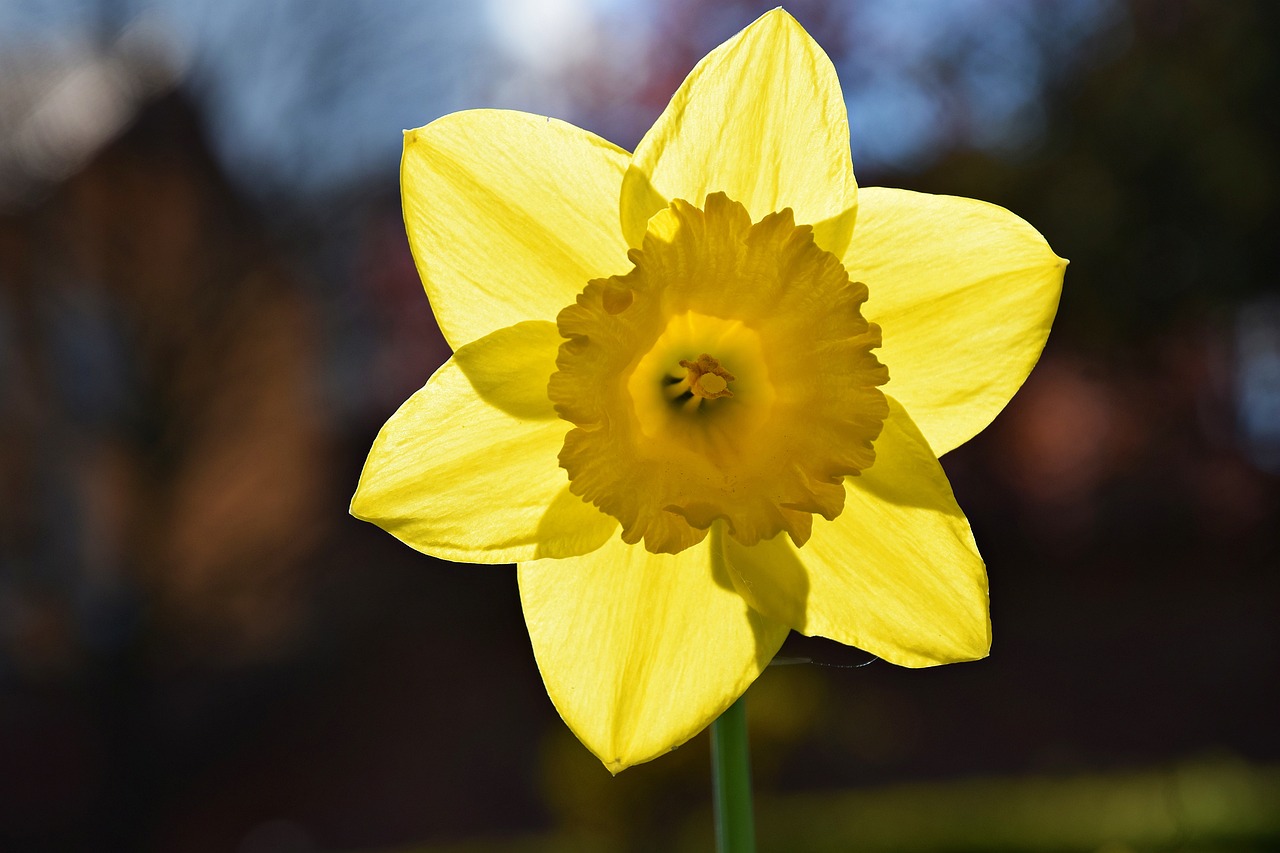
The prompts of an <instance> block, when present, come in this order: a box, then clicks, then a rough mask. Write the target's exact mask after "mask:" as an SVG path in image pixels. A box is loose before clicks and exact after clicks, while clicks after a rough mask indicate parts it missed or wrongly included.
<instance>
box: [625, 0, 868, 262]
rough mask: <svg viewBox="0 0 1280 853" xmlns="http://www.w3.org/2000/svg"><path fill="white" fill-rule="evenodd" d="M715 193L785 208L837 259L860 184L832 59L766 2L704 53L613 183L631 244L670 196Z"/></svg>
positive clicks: (756, 208) (755, 207) (693, 198)
mask: <svg viewBox="0 0 1280 853" xmlns="http://www.w3.org/2000/svg"><path fill="white" fill-rule="evenodd" d="M713 192H724V193H726V194H727V195H728V196H729V197H730V198H732V199H734V200H736V201H739V202H741V203H742V204H744V205H746V208H747V211H748V213H750V215H751V219H752V221H759V220H760V219H761V218H763V217H764V216H765V215H766V214H769V213H773V212H775V211H779V210H782V209H783V208H787V207H789V208H791V209H792V210H793V211H794V212H795V219H796V222H798V223H801V224H805V225H813V226H814V239H815V240H816V241H817V243H818V245H819V246H820V247H822V248H823V249H826V250H827V251H829V252H832V253H834V254H835V255H836V256H837V257H839V256H840V255H842V254H843V251H844V248H845V246H846V245H848V241H849V234H850V230H851V229H852V228H853V222H854V216H855V215H856V206H857V192H858V187H857V184H856V183H855V182H854V179H853V161H852V160H851V159H850V157H849V121H848V117H847V115H846V113H845V106H844V96H843V95H842V94H841V92H840V82H839V80H837V79H836V71H835V68H834V67H833V66H832V65H831V60H830V59H828V58H827V55H826V54H825V53H823V52H822V48H821V47H819V46H818V45H817V43H816V42H814V40H813V39H811V38H810V37H809V34H808V33H806V32H805V31H804V29H803V28H802V27H801V26H800V25H799V24H798V23H796V21H795V19H794V18H792V17H791V16H790V15H788V14H787V13H786V12H784V11H782V10H781V9H774V10H773V11H771V12H768V13H766V14H765V15H763V16H762V17H761V18H760V19H759V20H757V21H756V22H755V23H753V24H752V25H751V26H749V27H747V28H746V29H745V30H743V31H742V32H740V33H738V34H737V35H736V36H734V37H733V38H731V39H729V41H727V42H725V43H724V44H722V45H720V47H718V48H716V49H715V50H713V51H712V52H711V53H709V54H708V55H707V56H706V58H704V59H703V60H702V61H701V62H699V63H698V65H697V67H695V68H694V69H693V71H692V72H691V73H690V74H689V76H688V78H687V79H686V80H685V81H684V83H683V84H681V86H680V88H679V90H677V91H676V93H675V96H674V97H672V99H671V103H670V104H669V105H668V106H667V108H666V110H664V111H663V113H662V115H661V116H660V117H659V118H658V121H657V122H656V123H655V124H654V125H653V127H652V128H650V130H649V132H648V133H646V134H645V136H644V139H642V140H641V141H640V144H639V146H638V147H637V148H636V152H635V155H634V156H633V157H632V158H631V166H630V167H629V168H628V169H627V174H626V177H625V179H624V180H623V185H622V205H621V207H622V228H623V232H624V233H625V234H626V236H627V242H628V243H629V244H630V245H631V246H633V247H637V248H638V247H639V246H640V245H641V243H642V241H643V239H644V234H645V225H646V223H647V222H648V220H649V217H650V216H652V215H653V214H654V213H657V212H658V211H659V210H661V209H662V208H664V207H666V206H667V203H668V201H670V200H671V199H676V198H680V199H684V200H685V201H688V202H690V203H692V204H693V205H695V206H697V207H703V206H704V205H703V201H704V199H705V198H706V196H707V194H708V193H713Z"/></svg>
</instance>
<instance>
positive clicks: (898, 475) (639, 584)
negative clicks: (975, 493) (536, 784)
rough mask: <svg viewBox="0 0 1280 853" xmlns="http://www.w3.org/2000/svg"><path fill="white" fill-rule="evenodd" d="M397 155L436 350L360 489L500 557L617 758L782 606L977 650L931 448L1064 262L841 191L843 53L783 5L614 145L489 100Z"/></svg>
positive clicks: (663, 721)
mask: <svg viewBox="0 0 1280 853" xmlns="http://www.w3.org/2000/svg"><path fill="white" fill-rule="evenodd" d="M872 130H874V129H872ZM401 181H402V184H401V185H402V191H403V201H404V216H405V223H406V227H407V229H408V234H409V242H410V245H411V247H412V249H413V254H414V258H415V259H416V261H417V265H418V271H419V273H420V274H421V276H422V280H423V283H424V285H425V287H426V291H427V295H428V296H429V297H430V300H431V304H432V307H433V308H434V310H435V315H436V319H437V320H438V321H439V324H440V328H441V329H442V330H443V332H444V335H445V337H446V338H447V339H448V341H449V343H450V345H451V346H452V347H453V349H454V354H453V357H452V358H450V359H449V361H448V362H447V363H446V364H445V365H444V366H443V367H441V368H440V369H439V370H438V371H437V372H436V373H435V375H433V376H432V377H431V378H430V379H429V380H428V381H427V384H426V385H425V386H424V387H423V388H422V390H420V391H419V392H417V393H416V394H414V395H413V397H411V398H410V399H409V400H408V401H407V402H406V403H405V404H404V405H403V406H402V407H401V408H400V410H399V411H397V412H396V413H395V415H393V416H392V418H391V420H390V421H388V422H387V424H386V426H385V427H384V428H383V429H382V431H381V433H380V434H379V435H378V438H377V440H376V441H375V443H374V445H373V449H372V450H371V451H370V454H369V459H368V462H367V463H366V465H365V469H364V473H363V475H362V476H361V478H360V485H359V488H358V490H357V492H356V495H355V498H354V500H353V502H352V507H351V511H352V512H353V513H354V514H355V515H357V516H359V517H360V518H364V519H367V520H369V521H372V522H374V523H376V524H378V525H380V526H381V527H383V528H385V529H386V530H388V531H389V532H391V533H392V534H393V535H395V536H397V537H398V538H400V539H401V540H402V541H404V542H405V543H406V544H408V545H410V546H412V547H414V548H416V549H418V550H420V551H423V552H425V553H427V554H432V555H434V556H437V557H442V558H445V559H449V560H458V561H466V562H475V563H517V564H519V568H518V575H519V585H520V597H521V601H522V603H523V607H524V614H525V620H526V622H527V623H528V628H529V635H530V637H531V639H532V643H533V651H534V654H535V656H536V658H537V661H538V666H539V668H540V669H541V672H542V677H543V680H544V681H545V683H546V686H547V691H548V693H549V694H550V695H551V698H552V700H553V702H554V703H555V706H556V708H557V709H558V710H559V712H560V714H561V716H562V717H563V718H564V719H565V721H566V722H567V723H568V725H569V726H570V728H572V729H573V731H574V732H575V733H576V734H577V736H578V737H579V738H580V739H581V740H582V741H583V743H585V744H586V745H587V747H588V748H590V749H591V750H592V752H594V753H595V754H596V755H597V756H598V757H599V758H600V759H601V760H602V761H603V762H604V763H605V765H606V766H607V767H609V768H610V769H611V770H613V771H614V772H617V771H618V770H620V769H622V768H624V767H627V766H629V765H632V764H636V763H639V762H642V761H647V760H649V759H651V758H654V757H656V756H658V755H661V754H662V753H664V752H667V751H668V750H671V749H673V748H675V747H676V746H678V745H680V744H681V743H683V742H684V741H686V740H687V739H688V738H690V737H692V736H693V735H694V734H696V733H697V732H699V731H700V730H701V729H702V728H704V727H705V726H706V725H707V724H708V723H709V722H711V721H712V720H713V719H715V718H716V717H717V716H718V715H719V714H720V713H721V712H722V711H723V710H725V708H727V707H728V706H729V705H730V704H731V703H732V702H733V701H734V700H735V699H736V698H737V697H738V696H739V695H741V694H742V692H743V691H745V690H746V688H747V686H748V685H750V684H751V682H752V681H753V680H754V679H755V678H756V677H757V676H758V675H759V674H760V673H761V671H762V670H763V668H764V667H765V666H766V665H767V664H768V663H769V661H770V659H771V658H772V657H773V656H774V653H775V652H777V650H778V648H779V646H781V644H782V641H783V639H784V638H785V637H786V636H787V633H788V632H789V631H791V630H796V631H800V632H802V633H804V634H809V635H819V636H823V637H830V638H832V639H834V640H837V641H839V642H841V643H846V644H849V645H853V646H857V647H859V648H862V649H865V650H867V651H869V652H871V653H872V654H875V655H878V656H879V657H881V658H884V659H885V660H887V661H891V662H893V663H897V664H901V665H904V666H912V667H916V666H930V665H933V664H939V663H947V662H952V661H962V660H972V659H976V658H981V657H983V656H985V655H986V654H987V651H988V649H989V647H990V637H991V633H990V621H989V619H988V608H987V579H986V573H985V569H984V566H983V563H982V559H981V558H980V557H979V555H978V550H977V547H976V545H975V544H974V540H973V536H972V534H971V533H970V530H969V524H968V522H967V521H966V520H965V517H964V513H963V512H961V510H960V508H959V507H958V506H957V505H956V502H955V499H954V498H953V496H952V493H951V488H950V486H949V485H948V483H947V479H946V476H945V475H944V474H943V471H942V468H941V466H940V465H939V463H938V456H939V455H940V454H942V453H945V452H947V451H948V450H951V449H952V448H954V447H956V446H957V445H959V444H961V443H963V442H964V441H967V440H968V439H969V438H970V437H972V436H973V435H974V434H975V433H977V432H978V431H979V430H981V429H983V428H984V427H985V426H986V425H987V424H988V423H989V422H990V421H991V419H992V418H994V417H995V415H996V414H997V413H998V412H999V411H1000V410H1001V409H1002V408H1003V407H1004V405H1005V404H1006V403H1007V402H1008V400H1009V398H1010V397H1011V396H1012V395H1013V393H1014V392H1015V391H1016V390H1017V388H1018V387H1019V386H1020V385H1021V384H1022V382H1023V380H1024V379H1025V378H1026V376H1027V374H1028V372H1029V371H1030V370H1031V368H1032V366H1033V365H1034V364H1035V362H1036V360H1037V358H1038V357H1039V355H1040V351H1041V348H1042V347H1043V346H1044V342H1045V338H1046V336H1047V335H1048V333H1049V327H1050V324H1051V323H1052V320H1053V316H1054V312H1055V311H1056V309H1057V303H1058V296H1059V293H1060V290H1061V285H1062V275H1063V270H1064V268H1065V266H1066V262H1065V261H1063V260H1061V259H1060V258H1058V257H1057V256H1056V255H1055V254H1054V253H1053V252H1052V251H1051V250H1050V249H1049V247H1048V245H1047V244H1046V243H1045V241H1044V239H1043V238H1042V237H1041V236H1040V235H1039V234H1038V233H1037V232H1036V231H1035V230H1034V229H1033V228H1032V227H1031V226H1030V225H1028V224H1027V223H1026V222H1024V221H1022V220H1021V219H1019V218H1017V217H1016V216H1014V215H1013V214H1011V213H1009V212H1008V211H1006V210H1003V209H1002V208H999V207H995V206H993V205H989V204H984V203H982V202H978V201H970V200H967V199H961V198H952V197H945V196H932V195H922V194H919V193H913V192H906V191H901V190H891V189H863V190H861V191H859V189H858V187H857V185H856V184H855V182H854V178H853V165H852V162H851V159H850V156H849V127H848V122H847V119H846V115H845V105H844V99H843V96H842V95H841V92H840V86H839V83H838V81H837V80H836V74H835V69H834V68H833V67H832V65H831V62H830V60H829V59H828V58H827V56H826V55H825V54H824V53H823V52H822V49H821V48H820V47H818V45H817V44H815V43H814V42H813V40H812V39H810V38H809V36H808V35H807V34H806V33H805V32H804V30H803V29H801V27H800V25H799V24H797V23H796V21H795V20H793V19H792V18H791V17H790V16H789V15H787V14H786V13H785V12H783V11H781V10H775V11H773V12H769V13H768V14H766V15H765V16H764V17H762V18H760V19H759V20H758V21H756V22H755V23H754V24H752V25H751V26H750V27H748V28H747V29H746V30H744V31H743V32H741V33H739V34H738V35H737V36H735V37H734V38H732V39H730V40H729V41H728V42H726V43H725V44H723V45H721V46H720V47H719V48H717V49H716V50H715V51H713V52H712V53H711V54H710V55H709V56H707V57H706V58H705V59H703V60H702V62H701V63H699V64H698V66H697V67H696V68H695V69H694V70H693V72H692V73H691V74H690V75H689V77H688V79H687V80H685V82H684V83H683V84H682V85H681V87H680V89H679V91H678V92H676V94H675V97H674V98H673V99H672V101H671V104H670V105H669V106H668V107H667V109H666V111H665V112H663V114H662V115H661V117H660V118H659V119H658V121H657V123H656V124H655V125H654V126H653V128H652V129H651V130H650V131H649V132H648V133H647V134H646V135H645V137H644V139H643V140H641V142H640V144H639V146H638V147H637V149H636V151H635V153H634V154H628V153H627V152H626V151H623V150H621V149H619V148H617V147H616V146H614V145H611V144H609V143H608V142H605V141H604V140H602V139H600V138H598V137H596V136H593V135H592V134H590V133H588V132H586V131H584V130H580V129H578V128H576V127H573V126H571V125H568V124H565V123H563V122H560V121H556V120H554V119H549V118H544V117H541V116H532V115H526V114H522V113H515V112H505V111H496V110H478V111H474V112H462V113H455V114H453V115H448V116H445V117H444V118H441V119H439V120H438V121H435V122H433V123H431V124H429V125H427V126H426V127H423V128H420V129H418V130H413V131H409V132H408V133H407V134H406V136H405V151H404V161H403V165H402V171H401Z"/></svg>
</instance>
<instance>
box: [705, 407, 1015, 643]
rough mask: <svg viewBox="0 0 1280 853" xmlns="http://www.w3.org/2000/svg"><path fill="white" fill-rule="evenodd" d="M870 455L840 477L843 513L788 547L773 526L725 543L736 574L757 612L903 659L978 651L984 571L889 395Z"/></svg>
mask: <svg viewBox="0 0 1280 853" xmlns="http://www.w3.org/2000/svg"><path fill="white" fill-rule="evenodd" d="M889 411H890V414H889V419H888V420H887V421H885V425H884V432H882V433H881V435H880V438H879V439H878V440H877V441H876V445H875V447H876V462H875V464H874V465H873V466H871V467H870V468H868V469H867V470H865V471H863V472H862V474H861V475H860V476H858V477H847V478H845V486H846V489H847V491H848V494H847V497H846V499H845V508H844V512H843V513H841V515H840V516H839V517H838V518H837V519H836V520H835V521H822V520H820V519H814V524H813V537H812V538H811V539H810V540H809V542H808V544H806V545H805V546H804V547H803V548H800V549H798V550H797V549H796V548H795V547H794V546H792V544H791V543H790V542H789V541H787V539H786V538H785V537H782V536H778V537H776V538H774V539H771V540H769V541H767V542H762V543H760V544H759V545H756V546H753V547H746V546H743V545H741V544H739V543H738V542H736V541H734V540H733V539H732V538H731V537H728V536H726V537H723V541H722V543H721V544H722V546H723V548H724V553H725V556H726V558H727V560H728V564H729V567H730V574H731V576H732V578H733V581H734V583H735V584H736V585H737V586H738V588H739V589H740V590H741V591H742V593H743V595H744V597H746V598H747V599H748V601H750V602H751V605H752V606H753V607H754V608H756V609H758V610H760V611H761V612H762V613H765V614H766V615H768V616H770V617H772V618H774V619H777V620H778V621H780V622H784V623H786V624H788V625H790V626H791V627H793V628H795V629H796V630H797V631H800V632H801V633H804V634H808V635H816V636H822V637H830V638H831V639H833V640H837V641H839V642H841V643H844V644H846V645H850V646H857V647H858V648H861V649H866V650H867V651H869V652H871V653H872V654H874V655H877V656H879V657H881V658H884V659H885V660H887V661H890V662H891V663H896V664H900V665H902V666H912V667H918V666H932V665H934V664H940V663H953V662H955V661H962V660H975V659H977V658H981V657H985V656H986V655H987V652H988V650H989V649H990V647H991V620H990V618H989V616H988V609H987V576H986V570H985V569H984V567H983V564H982V558H981V557H980V556H978V549H977V546H976V545H975V544H974V541H973V534H972V533H971V532H970V530H969V522H968V521H967V520H966V519H965V517H964V513H963V512H961V510H960V507H959V506H957V505H956V501H955V498H954V497H953V496H952V494H951V486H950V485H949V484H948V483H947V478H946V475H945V474H944V473H943V471H942V467H941V466H940V465H939V464H938V460H937V458H936V457H934V455H933V453H932V451H931V450H930V449H929V446H928V444H926V443H925V441H924V438H923V436H921V435H920V432H919V431H918V430H917V429H916V427H915V425H914V424H913V423H912V422H911V418H910V417H908V415H907V413H906V412H905V411H904V410H903V408H902V406H901V404H899V403H898V402H897V401H896V400H893V399H890V401H889Z"/></svg>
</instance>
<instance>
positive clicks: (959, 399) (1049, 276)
mask: <svg viewBox="0 0 1280 853" xmlns="http://www.w3.org/2000/svg"><path fill="white" fill-rule="evenodd" d="M844 263H845V267H846V268H847V269H848V271H849V277H850V278H851V279H853V280H854V281H861V282H863V283H864V284H866V285H867V287H868V289H869V290H870V292H871V298H870V299H869V300H868V301H867V304H866V306H865V308H864V309H863V310H864V312H865V314H866V316H867V319H868V320H871V321H872V322H875V323H879V324H880V327H881V329H882V330H883V334H884V343H883V345H882V347H881V349H880V360H881V361H882V362H884V364H885V365H887V366H888V368H889V384H888V385H887V386H885V390H886V391H887V392H888V393H890V394H892V395H893V396H895V397H897V398H898V399H899V400H900V401H901V402H902V404H903V406H905V407H906V409H907V411H909V412H911V417H912V418H913V419H914V420H915V422H916V425H917V426H919V427H920V431H921V432H922V433H924V435H925V437H926V438H927V439H928V440H929V444H930V445H931V446H932V447H933V450H934V452H935V453H937V454H938V455H939V456H941V455H942V454H943V453H946V452H947V451H948V450H951V449H953V448H955V447H957V446H959V445H961V444H963V443H964V442H966V441H968V440H969V439H970V438H972V437H973V436H974V435H976V434H977V433H979V432H981V431H982V430H983V429H984V428H985V427H986V426H987V424H989V423H991V421H992V419H993V418H994V417H995V416H996V415H997V414H998V413H999V412H1000V410H1001V409H1003V408H1004V407H1005V404H1006V403H1008V402H1009V399H1010V398H1011V397H1012V396H1013V395H1014V392H1016V391H1017V390H1018V388H1019V387H1021V386H1022V382H1023V380H1025V379H1026V378H1027V374H1028V373H1030V372H1031V368H1032V367H1034V366H1035V363H1036V361H1037V360H1038V359H1039V358H1040V351H1041V350H1042V349H1043V348H1044V343H1045V340H1046V338H1048V336H1049V327H1050V325H1051V324H1052V323H1053V316H1054V314H1055V313H1056V312H1057V310H1058V296H1059V295H1060V294H1061V292H1062V275H1063V271H1064V270H1065V269H1066V266H1067V262H1066V261H1064V260H1063V259H1061V258H1059V257H1058V256H1057V255H1055V254H1054V253H1053V251H1052V250H1051V249H1050V248H1049V244H1048V243H1046V242H1045V239H1044V238H1043V237H1041V236H1040V234H1039V232H1037V231H1036V230H1035V229H1034V228H1032V227H1031V226H1030V225H1028V224H1027V223H1026V222H1024V221H1023V220H1022V219H1019V218H1018V217H1017V216H1014V215H1013V214H1012V213H1010V212H1009V211H1007V210H1005V209H1004V208H1002V207H997V206H995V205H992V204H987V203H985V202H981V201H973V200H971V199H967V198H956V197H954V196H937V195H925V194H923V193H914V192H908V191H906V190H892V189H883V188H879V187H869V188H865V189H863V191H862V195H861V197H860V199H859V213H858V225H857V228H856V229H855V231H854V234H853V241H852V242H851V243H850V245H849V250H848V252H846V253H845V256H844Z"/></svg>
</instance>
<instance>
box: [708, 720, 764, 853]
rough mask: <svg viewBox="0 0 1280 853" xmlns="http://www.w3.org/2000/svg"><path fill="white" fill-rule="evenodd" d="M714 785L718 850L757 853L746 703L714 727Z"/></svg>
mask: <svg viewBox="0 0 1280 853" xmlns="http://www.w3.org/2000/svg"><path fill="white" fill-rule="evenodd" d="M711 783H712V791H713V796H714V799H715V813H716V850H717V851H719V853H754V851H755V849H756V825H755V818H754V817H753V815H752V814H751V757H750V755H749V753H748V748H747V701H746V697H745V696H743V697H739V699H738V701H737V702H734V703H733V704H732V705H730V706H729V708H728V710H726V711H725V712H724V713H723V714H721V715H720V718H719V719H718V720H716V721H715V722H714V723H712V724H711Z"/></svg>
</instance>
